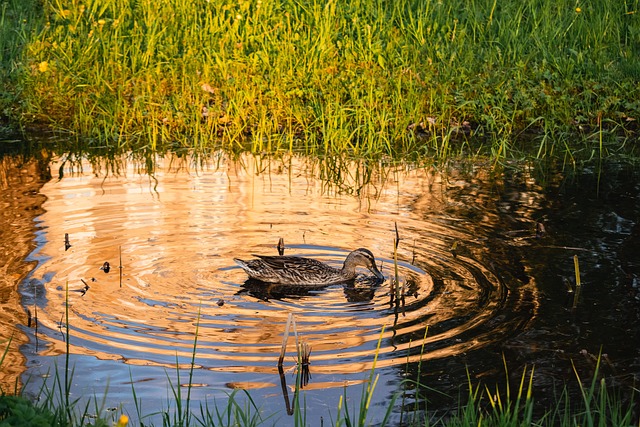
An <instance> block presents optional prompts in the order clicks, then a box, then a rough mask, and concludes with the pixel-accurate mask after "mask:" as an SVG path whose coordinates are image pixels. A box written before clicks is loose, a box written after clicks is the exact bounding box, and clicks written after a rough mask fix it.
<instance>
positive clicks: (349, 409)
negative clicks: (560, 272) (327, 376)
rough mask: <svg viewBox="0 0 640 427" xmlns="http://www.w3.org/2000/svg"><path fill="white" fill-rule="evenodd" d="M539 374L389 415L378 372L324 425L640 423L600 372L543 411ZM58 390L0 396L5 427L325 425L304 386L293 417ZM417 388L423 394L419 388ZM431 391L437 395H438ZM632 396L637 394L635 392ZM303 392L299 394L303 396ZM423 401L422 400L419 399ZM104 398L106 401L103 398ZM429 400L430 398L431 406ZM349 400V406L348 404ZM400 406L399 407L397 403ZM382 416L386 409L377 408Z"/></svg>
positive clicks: (58, 385) (232, 398) (177, 396)
mask: <svg viewBox="0 0 640 427" xmlns="http://www.w3.org/2000/svg"><path fill="white" fill-rule="evenodd" d="M534 375H535V374H534V372H533V370H532V371H530V372H523V374H522V376H521V378H520V381H519V382H516V384H515V387H514V388H513V389H510V388H509V387H508V386H507V388H506V389H499V388H498V387H496V388H492V387H485V386H483V385H473V384H471V381H470V382H469V385H468V392H467V394H466V396H465V395H464V393H463V396H462V397H461V398H460V403H459V407H458V409H457V411H455V412H452V413H447V414H443V413H442V412H436V411H433V412H432V411H430V410H429V409H428V408H427V409H426V410H425V409H424V408H421V407H420V406H421V405H419V404H417V403H416V405H415V407H413V406H412V405H403V404H402V399H401V398H398V399H393V400H392V401H391V402H390V403H389V407H388V408H387V410H386V412H385V413H383V414H379V413H375V414H372V413H371V412H372V410H371V409H372V408H373V406H372V403H374V402H372V399H371V398H372V395H373V390H374V388H375V384H376V381H377V378H376V376H375V373H374V372H371V375H370V377H369V379H368V381H367V382H366V383H365V384H364V385H363V390H362V395H361V396H360V399H359V400H355V401H354V400H349V399H348V398H347V396H346V392H345V396H344V399H341V400H340V402H337V409H335V410H334V411H330V412H331V414H330V416H329V418H330V419H327V420H326V425H332V426H366V425H379V426H381V427H384V426H393V425H399V424H401V425H404V426H408V427H429V426H431V427H467V426H468V427H474V426H481V425H485V426H496V427H511V426H513V427H518V426H532V425H533V426H540V427H543V426H549V427H552V426H553V427H570V426H576V425H577V426H584V427H596V426H607V427H629V426H634V425H635V426H640V422H639V421H638V419H637V412H634V411H637V407H634V406H633V403H631V404H630V403H628V402H633V401H634V399H633V397H631V398H629V396H627V398H625V399H624V401H623V400H622V399H621V397H620V395H619V394H618V393H617V392H616V391H613V390H611V389H609V388H608V387H607V386H606V381H605V379H604V378H603V379H598V373H597V372H596V374H595V376H594V378H593V379H592V380H591V381H587V382H584V383H583V382H581V381H580V378H579V376H578V375H577V373H576V378H577V381H578V384H579V389H580V395H581V398H580V399H578V400H577V401H576V400H575V399H572V398H570V397H569V393H568V392H567V388H565V389H564V390H557V391H556V393H557V394H556V396H557V397H556V399H557V400H556V404H555V407H551V408H547V409H546V410H544V411H541V410H540V408H536V405H535V401H534V399H533V397H532V383H533V381H534ZM52 378H53V380H52V386H51V387H49V388H46V387H45V388H43V389H42V391H41V393H40V396H38V402H39V403H33V402H32V401H31V400H30V399H28V398H26V397H21V396H19V395H18V396H15V395H4V394H0V425H2V426H6V427H12V426H16V427H18V426H19V427H44V426H47V427H49V426H83V427H111V426H117V427H126V426H127V425H130V426H135V425H139V426H140V427H143V426H152V425H156V426H158V425H162V426H163V427H176V426H183V427H187V426H202V427H213V426H218V427H219V426H247V427H257V426H275V425H282V424H287V425H294V426H297V427H304V426H307V425H319V424H318V423H320V425H323V423H322V420H318V419H315V418H314V419H309V418H308V417H307V415H306V410H305V405H306V403H304V402H306V401H305V400H304V391H301V390H300V389H299V388H297V389H296V392H295V397H294V400H295V404H294V409H293V413H292V414H290V415H285V414H284V413H282V414H266V415H265V414H264V408H260V407H258V406H256V404H255V402H254V401H253V400H252V398H251V395H250V394H249V393H246V392H239V390H236V391H234V392H232V393H230V394H229V397H228V399H227V402H226V404H220V403H214V402H200V401H197V402H196V401H192V400H191V399H190V398H189V395H190V390H191V385H190V384H191V383H189V385H186V386H185V387H186V389H187V390H188V391H187V393H186V395H185V392H183V391H181V387H180V386H178V385H171V387H172V389H171V390H170V391H169V392H168V395H172V396H173V398H174V400H173V401H172V402H169V403H168V405H169V406H168V407H167V408H165V409H160V410H159V411H158V412H154V413H145V412H142V408H141V407H140V404H141V402H142V401H140V403H139V402H138V399H137V396H136V395H135V389H132V393H133V399H134V401H135V402H136V410H137V413H134V414H126V413H123V410H122V408H109V409H107V408H105V401H104V400H103V401H99V400H98V399H97V398H94V400H93V401H89V402H86V403H83V404H80V403H79V399H78V400H71V399H70V398H69V393H73V390H71V389H69V388H68V387H67V386H68V385H69V384H70V378H68V377H66V376H64V374H62V375H59V374H58V373H57V372H56V373H55V374H54V375H53V377H52ZM416 390H417V389H416ZM432 391H433V390H432ZM632 393H633V392H632ZM299 394H300V396H299ZM414 397H415V398H416V399H418V400H416V402H417V401H419V400H420V399H422V398H424V396H420V395H414ZM105 400H106V399H105ZM426 400H427V399H426V398H425V401H426ZM347 402H348V403H347ZM394 402H395V404H394ZM300 405H302V407H300ZM377 411H380V408H378V410H377ZM153 416H155V417H156V418H160V419H161V420H162V421H161V422H159V423H157V422H156V423H154V422H152V421H149V420H150V417H153Z"/></svg>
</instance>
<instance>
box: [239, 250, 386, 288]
mask: <svg viewBox="0 0 640 427" xmlns="http://www.w3.org/2000/svg"><path fill="white" fill-rule="evenodd" d="M254 256H256V257H258V259H252V260H249V261H243V260H241V259H238V258H234V261H235V262H236V263H238V265H239V266H240V267H242V269H243V270H244V271H246V273H247V274H248V275H249V277H250V278H252V279H255V280H259V281H261V282H267V283H280V284H283V285H308V286H311V285H332V284H335V283H343V282H349V281H351V280H353V279H355V277H356V267H357V266H363V267H366V268H368V269H369V270H370V271H371V272H372V273H373V274H374V275H375V276H376V277H377V278H378V279H379V280H384V276H383V275H382V273H380V271H379V270H378V268H377V267H376V260H375V258H374V256H373V254H372V253H371V251H370V250H368V249H365V248H360V249H356V250H355V251H353V252H351V253H350V254H349V255H347V258H346V259H345V260H344V265H343V266H342V269H337V268H333V267H330V266H328V265H326V264H323V263H321V262H320V261H318V260H315V259H311V258H302V257H297V256H263V255H254Z"/></svg>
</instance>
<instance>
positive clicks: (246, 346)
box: [25, 157, 536, 387]
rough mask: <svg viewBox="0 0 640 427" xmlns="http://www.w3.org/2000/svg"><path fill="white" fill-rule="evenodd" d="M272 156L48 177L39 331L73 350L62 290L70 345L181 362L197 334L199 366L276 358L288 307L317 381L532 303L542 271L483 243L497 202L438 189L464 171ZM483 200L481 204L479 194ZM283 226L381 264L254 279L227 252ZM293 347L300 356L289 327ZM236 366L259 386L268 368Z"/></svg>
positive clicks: (482, 327) (294, 242)
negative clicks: (323, 277)
mask: <svg viewBox="0 0 640 427" xmlns="http://www.w3.org/2000/svg"><path fill="white" fill-rule="evenodd" d="M272 163H273V164H270V166H269V167H268V168H267V167H265V165H264V163H263V162H260V161H258V160H256V159H254V158H252V157H245V158H243V159H241V161H239V162H232V161H229V160H226V159H225V160H223V161H221V162H220V163H219V165H218V166H217V167H215V168H214V167H211V168H204V169H203V168H199V169H198V170H196V171H190V170H188V168H186V167H181V168H177V169H176V168H175V167H174V166H171V167H169V166H166V167H165V168H164V169H163V167H162V166H163V164H166V165H169V164H173V163H170V161H169V160H167V159H165V161H164V163H163V162H162V161H160V164H159V167H158V172H157V173H156V174H155V175H154V177H153V179H150V178H149V177H148V176H145V175H140V174H136V173H135V171H134V170H133V168H131V169H130V170H128V171H127V173H126V174H124V175H123V176H118V177H107V178H104V177H102V176H99V175H100V173H98V172H99V171H94V172H96V173H88V172H87V173H84V174H82V173H76V174H75V175H73V174H68V175H67V177H65V178H64V179H62V180H53V181H51V182H50V183H48V184H47V185H45V187H44V189H43V192H44V194H45V195H46V196H47V198H48V201H47V202H46V204H45V206H44V208H45V209H46V213H45V214H43V215H42V216H41V217H40V218H39V224H40V227H41V232H40V236H39V240H40V242H41V244H40V246H39V248H38V250H37V252H36V253H35V254H34V255H33V256H34V258H36V259H38V260H39V265H38V267H37V269H36V270H35V272H34V274H33V275H32V277H31V279H30V283H29V284H28V285H27V286H25V294H27V295H31V296H32V297H33V296H40V297H41V296H42V295H45V296H46V299H45V300H43V299H41V298H39V299H38V298H36V300H37V301H38V304H39V307H38V309H37V313H38V322H39V329H38V334H39V336H40V338H44V340H45V341H46V342H47V343H48V345H47V346H46V348H45V349H44V350H40V352H39V354H40V355H43V356H49V355H56V354H62V353H64V351H65V339H64V332H66V329H65V328H66V326H65V301H67V300H68V301H69V307H70V310H69V322H68V324H69V333H70V336H71V337H72V339H71V340H70V343H71V352H72V353H74V354H82V355H91V356H95V358H96V359H97V360H121V361H125V362H126V363H127V364H128V365H130V366H132V365H140V366H158V367H167V368H175V366H176V360H178V361H179V364H181V366H185V367H186V366H188V362H189V361H190V357H191V355H192V353H193V350H194V344H195V346H196V349H197V350H196V355H197V357H196V359H195V360H196V365H197V368H198V369H202V370H206V371H214V372H224V373H226V374H229V373H238V374H249V373H261V374H273V373H275V372H277V368H276V363H277V360H278V356H279V354H280V347H281V345H282V342H283V334H284V331H285V326H286V324H287V319H288V317H289V314H290V313H291V314H293V319H294V320H295V327H296V332H297V335H298V338H299V339H300V340H302V341H304V342H306V343H308V344H309V345H310V346H311V349H312V353H311V361H312V372H313V374H314V375H316V380H315V381H316V382H318V383H321V381H322V380H323V377H322V375H325V374H326V375H336V374H339V375H348V374H354V373H361V372H363V371H366V370H369V369H370V368H371V367H372V366H373V360H374V358H373V356H374V354H375V353H376V352H378V353H379V358H378V361H377V365H376V366H378V367H385V366H393V365H398V364H405V363H407V362H408V361H411V360H418V358H419V359H423V360H424V359H429V358H443V357H447V356H452V355H457V354H462V353H464V352H468V351H470V350H472V349H476V348H481V347H483V346H485V345H487V344H489V343H492V342H496V341H497V340H500V339H503V338H504V337H505V336H508V335H509V334H513V333H514V332H515V331H517V330H520V329H522V328H523V327H524V325H526V323H527V322H528V321H529V320H530V319H531V318H532V317H533V316H535V307H536V303H535V295H534V291H533V290H532V288H533V287H532V286H531V284H526V286H524V285H523V284H522V283H511V281H513V280H514V279H512V277H513V275H511V274H506V273H504V272H502V271H500V269H499V268H496V264H495V262H494V261H495V260H492V259H491V258H490V254H489V251H488V249H487V248H486V247H485V242H484V240H483V239H484V237H483V236H484V232H485V230H484V229H483V228H482V227H488V228H491V227H492V226H493V225H492V221H494V220H495V218H492V215H495V214H491V213H487V212H485V213H483V215H485V216H486V218H485V219H484V220H483V221H480V222H478V223H479V224H480V225H478V226H474V227H473V228H472V227H470V226H469V224H466V223H465V222H464V221H463V219H462V218H464V216H457V213H462V214H464V215H466V214H468V213H469V210H470V209H473V206H472V205H470V204H469V203H465V202H464V201H463V200H461V199H459V200H456V199H451V198H450V197H451V195H450V194H451V193H447V192H444V191H443V188H445V187H447V188H451V186H454V189H455V186H456V185H458V186H462V187H464V185H465V184H464V182H462V181H457V182H454V183H452V182H451V180H450V179H444V178H443V177H442V176H440V175H437V174H434V173H433V172H432V171H429V170H423V169H418V170H412V171H397V170H392V169H385V168H383V167H380V170H379V171H378V172H377V173H376V174H374V176H373V177H372V179H371V181H370V182H367V183H361V182H357V178H345V179H344V181H342V182H340V183H339V185H338V184H328V183H327V181H326V180H325V181H322V180H319V179H317V178H315V176H316V175H317V171H316V170H315V166H313V165H311V166H310V165H309V164H308V163H306V162H305V161H303V160H300V159H297V158H295V157H294V158H291V159H288V160H287V161H283V160H278V161H273V162H272ZM182 166H184V165H182ZM353 167H354V169H355V170H356V171H357V169H358V168H359V166H358V165H354V166H353ZM85 170H87V171H88V170H90V167H89V166H88V165H86V167H85ZM357 176H359V175H358V174H357V173H354V174H353V175H352V177H357ZM347 188H351V189H354V188H357V189H358V190H357V191H346V190H345V189H347ZM476 202H477V203H478V207H477V211H478V212H481V211H482V209H484V207H483V205H482V199H481V197H478V198H477V199H476ZM396 227H397V229H398V233H399V234H398V235H399V236H400V238H401V240H400V242H399V245H398V253H397V269H396V264H395V263H394V254H393V252H394V250H393V248H394V239H395V237H396ZM65 234H68V236H69V243H70V244H71V247H69V248H68V249H67V250H65V244H64V236H65ZM280 238H282V239H284V242H285V246H286V254H287V255H300V256H306V257H310V258H314V259H317V260H320V261H323V262H325V263H327V264H329V265H332V266H335V267H340V266H341V264H342V262H343V260H344V258H345V257H346V255H347V254H348V253H349V252H350V251H351V250H352V249H355V248H358V247H366V248H368V249H370V250H371V251H372V252H373V253H374V254H375V255H376V259H377V261H378V265H379V266H380V267H381V271H382V272H383V274H384V275H385V278H386V280H385V282H384V283H382V284H375V283H372V282H371V281H369V280H367V278H366V277H364V276H363V277H360V278H359V279H358V280H356V282H355V284H351V285H332V286H327V287H318V288H292V287H282V286H277V285H275V286H274V285H271V286H268V285H258V284H255V283H251V282H248V281H247V277H246V275H245V273H244V271H242V270H241V269H240V268H239V267H238V266H237V265H235V263H234V262H233V258H234V257H239V258H250V257H251V255H252V254H268V255H275V254H277V252H276V244H277V242H278V240H279V239H280ZM105 262H108V263H109V266H110V269H108V270H109V271H108V272H105V270H101V269H100V267H102V266H103V265H104V263H105ZM120 267H122V268H120ZM362 273H363V274H366V270H363V271H362ZM67 290H68V292H67ZM33 301H35V300H32V302H31V303H34V302H33ZM61 332H63V333H61ZM196 339H197V342H196ZM379 341H380V343H379ZM287 354H288V357H289V360H293V358H294V355H295V343H294V339H293V337H292V338H291V339H290V340H289V343H288V347H287ZM176 358H177V359H176ZM317 376H320V377H319V378H318V377H317ZM239 378H240V377H239ZM241 378H242V379H241V380H238V381H243V384H244V386H246V387H261V386H263V381H264V377H261V376H257V377H255V378H253V379H252V378H250V377H249V376H247V375H243V376H242V377H241ZM326 381H327V384H329V383H330V381H331V380H330V379H326ZM230 382H232V381H230Z"/></svg>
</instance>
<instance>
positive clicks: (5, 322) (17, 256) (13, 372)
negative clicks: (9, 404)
mask: <svg viewBox="0 0 640 427" xmlns="http://www.w3.org/2000/svg"><path fill="white" fill-rule="evenodd" d="M46 166H47V165H46V161H43V160H42V159H36V158H31V159H25V158H23V157H22V156H1V157H0V354H4V352H5V350H7V353H6V354H5V356H4V360H3V361H2V369H0V387H1V389H2V391H3V392H6V393H13V392H14V391H15V387H16V385H19V375H20V374H21V373H22V371H23V369H24V368H23V366H24V361H25V359H24V357H23V356H22V354H21V353H20V351H19V348H20V346H21V345H22V344H24V343H25V342H26V337H25V335H24V334H23V333H22V331H21V329H20V326H21V325H27V324H28V323H29V319H28V316H27V314H26V313H25V310H24V308H23V307H22V304H21V298H20V295H19V284H20V283H21V282H22V280H23V279H24V278H25V277H26V276H27V274H28V273H29V271H30V270H31V269H32V268H33V267H34V263H33V262H25V259H26V258H27V257H28V255H29V254H30V253H31V251H33V249H34V248H35V242H34V237H35V236H34V232H35V227H34V224H33V221H34V218H35V217H36V216H37V215H39V214H40V213H41V212H42V209H41V205H42V203H43V202H44V196H42V195H41V194H40V193H39V190H40V187H41V186H42V185H43V184H44V182H45V181H47V180H48V179H49V178H50V177H49V176H48V169H47V167H46Z"/></svg>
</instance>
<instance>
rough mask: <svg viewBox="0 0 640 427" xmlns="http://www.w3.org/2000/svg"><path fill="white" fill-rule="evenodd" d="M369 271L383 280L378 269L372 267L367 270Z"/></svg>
mask: <svg viewBox="0 0 640 427" xmlns="http://www.w3.org/2000/svg"><path fill="white" fill-rule="evenodd" d="M369 270H371V272H372V273H373V274H374V275H375V276H376V277H377V278H378V279H380V280H384V275H383V274H382V273H380V270H378V268H377V267H376V266H375V264H374V265H372V266H371V268H370V269H369Z"/></svg>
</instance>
